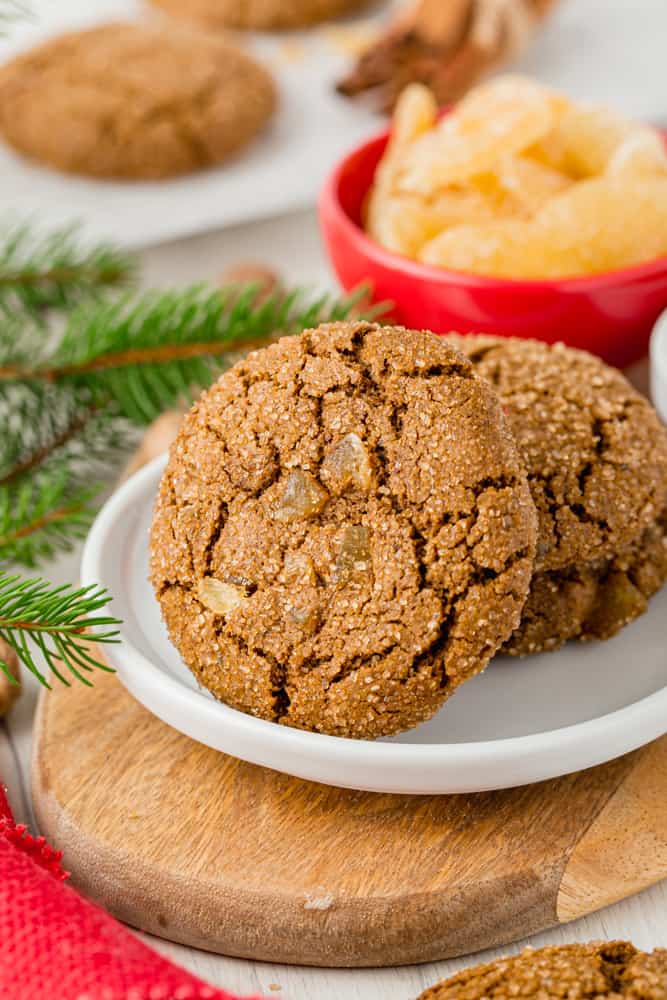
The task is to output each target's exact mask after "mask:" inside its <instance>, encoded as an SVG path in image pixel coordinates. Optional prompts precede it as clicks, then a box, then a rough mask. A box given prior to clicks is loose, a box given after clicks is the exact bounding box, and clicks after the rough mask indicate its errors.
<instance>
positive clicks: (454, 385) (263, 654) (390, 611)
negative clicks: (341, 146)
mask: <svg viewBox="0 0 667 1000" xmlns="http://www.w3.org/2000/svg"><path fill="white" fill-rule="evenodd" d="M535 538H536V518H535V510H534V506H533V503H532V501H531V498H530V491H529V488H528V484H527V482H526V478H525V475H524V472H523V469H522V465H521V461H520V459H519V456H518V453H517V450H516V446H515V444H514V441H513V439H512V436H511V434H510V432H509V429H508V427H507V425H506V422H505V418H504V417H503V414H502V411H501V408H500V405H499V403H498V400H497V397H496V395H495V393H494V392H493V391H492V390H491V389H490V388H489V386H488V385H487V383H486V382H485V381H484V380H483V379H481V378H479V377H478V376H477V375H476V374H475V372H474V370H473V366H472V365H471V364H470V362H468V361H467V360H466V359H465V358H464V357H463V356H462V355H461V354H459V353H458V352H457V351H455V350H454V349H453V348H452V347H451V346H450V345H449V344H447V343H446V341H444V340H442V339H441V338H438V337H436V336H434V335H433V334H431V333H426V332H421V333H416V332H412V331H408V330H404V329H400V328H392V327H380V326H377V325H374V324H368V323H363V322H347V323H335V324H331V325H325V326H322V327H320V328H319V329H317V330H311V331H308V332H306V333H304V334H302V335H301V336H299V337H287V338H283V339H282V340H280V341H278V342H277V343H275V344H272V345H271V346H270V347H267V348H265V349H264V350H261V351H257V352H255V353H254V354H251V355H250V356H249V357H248V358H247V359H246V360H244V361H242V362H240V363H239V364H238V365H236V366H235V367H234V368H233V369H231V370H230V371H229V372H227V373H226V374H225V375H223V376H222V377H221V378H220V379H219V380H218V382H217V383H216V384H215V385H214V386H213V387H212V388H211V389H210V390H209V391H208V392H206V393H204V395H203V396H202V397H201V399H200V400H199V402H198V403H197V404H196V405H195V406H194V408H193V409H192V410H191V412H190V413H189V415H188V416H187V417H186V418H185V420H184V422H183V424H182V427H181V430H180V433H179V435H178V438H177V440H176V441H175V443H174V445H173V446H172V448H171V451H170V457H169V463H168V465H167V468H166V470H165V473H164V475H163V478H162V483H161V486H160V491H159V497H158V501H157V507H156V511H155V518H154V522H153V527H152V533H151V555H152V558H151V576H152V582H153V585H154V588H155V591H156V594H157V596H158V599H159V602H160V605H161V608H162V614H163V617H164V620H165V622H166V624H167V627H168V629H169V633H170V636H171V639H172V641H173V642H174V644H175V645H176V647H177V648H178V649H179V651H180V653H181V655H182V657H183V659H184V661H185V663H186V664H187V665H188V666H189V667H190V669H191V670H192V671H193V673H194V674H195V676H196V677H197V678H198V680H199V681H200V683H201V684H203V685H204V686H205V687H207V688H208V689H209V690H210V691H212V692H213V694H214V695H215V696H216V697H217V698H219V699H220V700H222V701H224V702H226V703H227V704H228V705H231V706H232V707H234V708H237V709H240V710H241V711H244V712H248V713H250V714H252V715H257V716H260V717H261V718H264V719H270V720H272V721H276V722H281V723H284V724H286V725H290V726H296V727H299V728H303V729H311V730H316V731H318V732H322V733H331V734H334V735H340V736H351V737H359V738H373V737H377V736H384V735H388V734H390V733H395V732H398V731H399V730H403V729H407V728H410V727H411V726H415V725H417V724H418V723H419V722H422V721H423V720H425V719H428V718H429V717H430V716H431V715H433V714H434V712H436V711H437V710H438V708H439V707H440V706H441V705H442V703H443V702H444V701H445V699H446V698H448V697H449V696H450V695H451V694H452V692H453V691H454V690H455V689H456V688H457V687H458V685H459V684H461V683H462V682H463V681H465V680H467V679H468V678H469V677H472V676H473V675H474V674H477V673H479V672H480V671H481V670H482V669H483V668H484V667H485V666H486V664H487V663H488V661H489V659H490V658H491V657H492V656H493V654H494V652H495V651H496V650H497V649H498V647H499V646H500V645H501V644H502V643H503V642H504V641H505V640H506V639H507V638H508V637H509V635H510V634H511V632H512V630H513V629H514V628H515V627H516V626H517V625H518V623H519V619H520V616H521V609H522V607H523V604H524V601H525V598H526V595H527V593H528V587H529V584H530V577H531V574H532V568H533V558H534V551H535V548H534V547H535Z"/></svg>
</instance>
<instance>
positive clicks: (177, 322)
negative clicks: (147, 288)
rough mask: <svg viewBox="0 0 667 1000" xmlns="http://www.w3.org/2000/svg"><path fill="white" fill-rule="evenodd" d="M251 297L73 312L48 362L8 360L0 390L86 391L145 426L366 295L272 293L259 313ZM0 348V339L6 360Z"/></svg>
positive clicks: (195, 296)
mask: <svg viewBox="0 0 667 1000" xmlns="http://www.w3.org/2000/svg"><path fill="white" fill-rule="evenodd" d="M255 291H256V290H255V288H254V287H253V286H248V287H247V288H245V289H243V290H242V291H241V292H239V289H238V288H237V287H236V286H234V287H232V288H229V289H223V290H222V291H220V290H218V289H213V290H211V289H207V288H203V287H201V286H197V287H195V288H191V289H188V290H186V291H171V292H161V293H158V292H151V293H148V294H144V295H142V296H140V297H139V298H138V299H137V298H135V297H129V296H124V297H123V298H121V299H120V300H117V301H115V302H101V303H97V304H94V305H86V306H81V307H80V308H79V309H77V310H75V311H74V312H73V313H72V314H71V316H70V317H69V320H68V322H67V324H66V326H65V329H64V331H63V332H62V334H61V336H60V338H59V341H58V342H57V344H56V346H55V348H54V349H53V350H52V351H51V352H50V353H49V355H48V356H44V355H42V356H41V357H39V356H38V357H37V359H36V361H32V362H31V361H30V360H29V359H28V360H26V359H25V358H23V359H20V360H19V361H16V360H15V359H14V358H10V360H9V361H6V360H5V358H4V357H2V354H1V353H0V383H2V382H3V381H4V382H10V381H21V380H23V381H36V382H41V383H47V384H48V383H52V384H58V385H60V386H70V387H73V388H76V389H81V388H84V387H85V388H86V389H87V391H89V392H91V394H92V396H93V398H94V399H96V400H97V401H98V402H101V403H104V404H106V403H107V402H113V403H115V404H116V405H117V406H118V408H119V411H120V412H121V413H122V414H123V415H124V416H125V417H127V418H128V419H129V420H131V421H133V422H134V423H137V424H146V423H149V422H150V421H151V420H154V419H155V417H157V416H158V415H159V414H160V413H162V412H163V411H164V410H165V409H167V408H168V407H170V406H173V405H174V404H175V403H176V402H177V401H178V400H182V399H186V400H187V399H189V398H190V397H191V394H192V390H193V388H197V389H200V388H203V387H206V386H207V385H209V384H210V382H211V380H212V378H213V377H214V376H215V375H217V374H218V373H219V371H220V370H221V368H222V367H223V366H224V362H225V359H226V358H227V360H229V356H230V355H231V354H232V353H234V354H235V353H237V352H240V351H245V350H249V349H250V348H253V347H258V346H261V345H263V344H266V343H268V342H269V341H270V340H272V339H274V338H275V337H276V335H277V333H278V332H280V333H285V334H288V333H295V332H298V331H300V330H303V329H306V328H308V327H310V326H314V325H317V323H320V322H326V321H331V320H335V319H341V318H344V317H345V316H347V315H349V314H350V312H351V311H352V309H353V308H354V306H355V305H356V303H357V301H358V299H359V298H360V296H361V294H362V292H361V291H360V292H359V293H357V294H354V295H352V296H350V297H348V298H346V299H343V300H335V299H332V298H331V297H330V296H322V297H320V298H317V299H315V300H308V299H307V298H306V296H305V294H304V293H303V292H302V291H296V292H293V293H291V294H289V295H284V294H282V293H276V294H275V295H273V296H271V297H270V298H269V299H267V300H266V301H265V302H263V303H262V304H261V305H257V304H256V302H255ZM1 347H2V343H1V340H0V351H1Z"/></svg>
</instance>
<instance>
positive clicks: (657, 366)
mask: <svg viewBox="0 0 667 1000" xmlns="http://www.w3.org/2000/svg"><path fill="white" fill-rule="evenodd" d="M650 358H651V399H652V400H653V405H654V406H655V408H656V410H657V411H658V413H659V414H660V416H661V417H662V419H663V420H664V422H665V423H666V424H667V312H664V313H663V314H662V316H661V317H660V319H659V320H658V322H657V323H656V324H655V328H654V330H653V335H652V336H651V346H650Z"/></svg>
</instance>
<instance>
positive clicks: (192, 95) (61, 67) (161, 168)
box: [0, 24, 275, 179]
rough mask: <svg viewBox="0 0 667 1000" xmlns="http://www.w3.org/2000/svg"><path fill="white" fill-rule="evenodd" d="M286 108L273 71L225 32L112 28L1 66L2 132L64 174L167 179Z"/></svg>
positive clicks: (226, 149) (230, 147) (236, 145)
mask: <svg viewBox="0 0 667 1000" xmlns="http://www.w3.org/2000/svg"><path fill="white" fill-rule="evenodd" d="M274 105H275V92H274V87H273V83H272V81H271V78H270V76H269V74H268V73H267V72H266V70H264V69H263V68H262V67H261V66H260V65H259V64H258V63H256V62H255V61H254V59H251V57H250V56H248V55H246V54H245V53H244V52H242V51H241V50H240V49H238V48H237V47H236V46H234V45H232V44H231V43H230V42H228V41H226V40H225V39H222V38H220V37H212V36H210V35H206V34H205V33H203V32H199V31H194V30H193V31H190V30H184V29H183V28H179V29H178V30H169V29H167V28H155V27H148V26H146V25H139V24H105V25H102V26H100V27H96V28H92V29H89V30H86V31H74V32H70V33H68V34H65V35H60V36H58V37H57V38H52V39H50V40H49V41H47V42H45V43H44V44H43V45H39V46H37V48H34V49H31V50H30V51H28V52H25V53H23V54H22V55H19V56H17V57H16V58H14V59H12V60H11V61H10V62H9V63H7V64H6V65H4V66H3V67H2V68H0V133H2V135H3V136H4V138H5V139H6V140H7V141H8V142H9V143H11V145H12V146H14V147H15V148H16V149H17V150H19V151H20V152H22V153H25V154H27V155H28V156H31V157H34V158H35V159H36V160H40V161H42V162H43V163H47V164H49V165H51V166H53V167H56V168H57V169H59V170H64V171H67V172H71V173H78V174H88V175H90V176H94V177H118V178H134V179H137V178H158V177H169V176H171V175H175V174H182V173H186V172H188V171H192V170H198V169H200V168H202V167H207V166H210V165H211V164H215V163H221V162H222V161H223V160H226V159H227V158H228V157H229V156H231V155H232V154H233V153H235V152H237V151H238V150H240V149H242V148H243V147H244V146H246V145H247V144H248V143H249V142H250V140H251V139H252V138H253V137H254V136H255V135H256V134H257V133H258V132H259V131H260V130H261V129H262V127H263V126H264V125H265V124H266V122H267V121H268V119H269V118H270V116H271V113H272V111H273V109H274Z"/></svg>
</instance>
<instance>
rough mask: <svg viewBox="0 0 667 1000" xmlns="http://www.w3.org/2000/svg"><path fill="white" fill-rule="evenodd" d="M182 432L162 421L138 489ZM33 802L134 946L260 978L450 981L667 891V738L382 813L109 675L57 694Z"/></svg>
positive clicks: (382, 802) (148, 441)
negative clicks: (135, 935)
mask: <svg viewBox="0 0 667 1000" xmlns="http://www.w3.org/2000/svg"><path fill="white" fill-rule="evenodd" d="M178 421H179V417H178V416H177V415H174V414H165V415H164V416H163V417H161V418H160V420H159V421H157V422H156V424H155V425H154V426H153V428H152V430H150V431H149V432H148V434H147V435H146V437H145V439H144V442H143V444H142V448H141V449H140V451H139V452H138V454H137V456H135V459H134V461H133V462H132V463H131V465H130V466H129V467H128V470H127V471H128V472H129V471H135V470H136V469H137V468H138V467H139V466H140V465H142V464H143V463H144V462H147V461H149V460H150V459H151V458H152V457H154V456H155V455H156V454H158V453H159V452H161V451H163V450H164V449H165V448H166V447H167V446H168V444H169V441H170V440H171V438H172V437H173V436H174V434H175V430H176V427H177V424H178ZM65 747H66V748H67V749H66V751H65V750H64V748H65ZM32 786H33V802H34V808H35V813H36V816H37V819H38V822H39V825H40V828H41V832H42V833H43V834H44V835H45V836H46V837H47V838H48V839H49V840H51V841H52V842H53V843H54V844H56V845H57V846H58V847H60V848H62V849H64V864H65V866H66V867H67V868H68V869H69V870H70V871H71V872H72V876H73V881H74V884H75V885H77V886H78V887H79V888H80V889H81V890H82V891H84V892H85V893H86V894H88V895H89V896H91V897H92V898H93V899H96V900H97V901H98V902H100V903H101V904H102V905H103V906H104V907H106V908H107V909H108V910H110V911H111V912H112V913H114V914H115V915H116V916H118V917H119V918H120V919H121V920H124V921H126V922H127V923H129V924H132V925H133V926H135V927H139V928H141V929H143V930H146V931H150V932H151V933H153V934H157V935H159V936H161V937H165V938H168V939H170V940H172V941H178V942H181V943H183V944H188V945H191V946H194V947H198V948H204V949H207V950H210V951H214V952H220V953H222V954H226V955H237V956H242V957H245V958H253V959H265V960H269V961H274V962H290V963H298V964H306V965H328V966H379V965H401V964H407V963H413V962H426V961H434V960H437V959H442V958H449V957H453V956H456V955H461V954H465V953H469V952H473V951H477V950H479V949H482V948H487V947H492V946H496V945H500V944H505V943H508V942H510V941H513V940H516V939H518V938H522V937H525V936H526V935H529V934H532V933H535V932H537V931H540V930H543V929H545V928H548V927H552V926H555V925H557V924H561V923H566V922H567V921H569V920H574V919H575V918H577V917H580V916H583V915H584V914H586V913H591V912H593V911H594V910H597V909H599V908H600V907H602V906H605V905H607V904H608V903H612V902H614V901H616V900H618V899H622V898H624V897H626V896H629V895H631V894H632V893H635V892H638V891H640V890H641V889H644V888H646V887H647V886H649V885H652V884H653V883H654V882H657V881H659V880H660V879H662V878H666V877H667V736H666V737H664V738H663V739H661V740H658V741H657V742H655V743H653V744H651V745H649V746H647V747H644V748H643V749H642V750H638V751H636V752H635V753H633V754H629V755H628V756H626V757H623V758H621V759H619V760H616V761H612V762H611V763H609V764H605V765H603V766H602V767H597V768H593V769H591V770H588V771H583V772H581V773H579V774H575V775H570V776H567V777H564V778H559V779H557V780H554V781H548V782H543V783H541V784H538V785H532V786H530V787H526V788H518V789H511V790H508V791H503V792H489V793H484V794H477V795H451V796H442V795H441V796H418V797H415V796H402V795H378V794H373V793H369V792H353V791H348V790H344V789H339V788H329V787H327V786H325V785H319V784H313V783H311V782H306V781H300V780H298V779H296V778H291V777H288V776H287V775H283V774H279V773H277V772H275V771H270V770H268V769H266V768H261V767H256V766H254V765H251V764H245V763H243V762H241V761H238V760H235V759H234V758H232V757H228V756H225V755H224V754H221V753H218V752H216V751H214V750H210V749H208V748H207V747H204V746H202V745H201V744H198V743H196V742H194V741H192V740H190V739H188V738H187V737H185V736H182V735H181V734H180V733H177V732H176V731H175V730H173V729H171V728H170V727H169V726H167V725H165V724H164V723H163V722H160V721H159V720H158V719H157V718H155V717H154V716H152V715H151V714H150V713H149V712H148V711H146V709H144V708H142V706H141V705H139V704H138V702H136V701H135V700H134V699H133V698H132V697H131V696H130V695H129V694H128V693H127V692H126V691H125V689H124V688H123V687H122V686H121V684H120V682H119V681H118V680H117V679H116V678H115V677H114V676H110V675H106V674H101V673H100V674H98V675H97V677H96V678H95V686H94V688H92V689H91V688H85V687H83V686H82V685H81V686H73V687H71V688H70V689H64V688H62V687H60V686H57V687H56V688H55V689H54V690H53V691H51V692H48V693H46V692H45V693H42V695H41V700H40V704H39V709H38V713H37V719H36V722H35V745H34V752H33V772H32Z"/></svg>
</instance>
